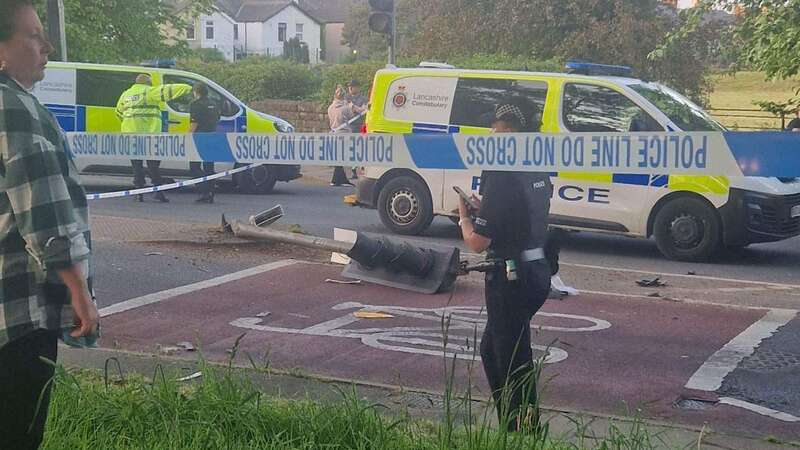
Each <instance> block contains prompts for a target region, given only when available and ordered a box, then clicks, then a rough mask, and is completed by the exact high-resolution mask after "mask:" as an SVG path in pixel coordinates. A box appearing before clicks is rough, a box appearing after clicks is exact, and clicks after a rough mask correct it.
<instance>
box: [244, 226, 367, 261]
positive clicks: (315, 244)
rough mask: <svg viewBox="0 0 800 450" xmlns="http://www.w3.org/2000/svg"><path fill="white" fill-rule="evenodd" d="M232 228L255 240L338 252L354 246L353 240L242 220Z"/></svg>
mask: <svg viewBox="0 0 800 450" xmlns="http://www.w3.org/2000/svg"><path fill="white" fill-rule="evenodd" d="M231 228H232V229H233V234H234V235H235V236H236V237H241V238H245V239H251V240H255V241H275V242H283V243H285V244H292V245H299V246H301V247H308V248H317V249H320V250H328V251H331V252H337V253H345V254H346V253H347V252H349V251H350V250H351V249H352V248H353V243H352V242H342V241H334V240H333V239H327V238H322V237H316V236H306V235H303V234H298V233H289V232H286V231H278V230H272V229H270V228H260V227H254V226H252V225H245V224H243V223H241V222H232V223H231Z"/></svg>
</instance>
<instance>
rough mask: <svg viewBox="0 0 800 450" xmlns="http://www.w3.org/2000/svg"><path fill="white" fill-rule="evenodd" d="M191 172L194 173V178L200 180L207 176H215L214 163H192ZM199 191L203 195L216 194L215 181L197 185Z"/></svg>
mask: <svg viewBox="0 0 800 450" xmlns="http://www.w3.org/2000/svg"><path fill="white" fill-rule="evenodd" d="M201 166H202V169H201ZM189 171H191V173H192V178H200V177H204V176H207V175H214V162H213V161H211V162H205V161H204V162H202V163H201V162H199V161H192V162H190V163H189ZM197 191H198V192H200V193H201V194H213V193H214V181H213V180H212V181H206V182H205V183H200V184H198V185H197Z"/></svg>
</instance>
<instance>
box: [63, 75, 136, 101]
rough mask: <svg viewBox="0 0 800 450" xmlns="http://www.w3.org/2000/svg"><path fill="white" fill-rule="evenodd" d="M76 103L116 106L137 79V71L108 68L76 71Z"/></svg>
mask: <svg viewBox="0 0 800 450" xmlns="http://www.w3.org/2000/svg"><path fill="white" fill-rule="evenodd" d="M76 72H77V73H76V76H75V78H76V80H75V82H76V84H77V87H76V88H75V103H77V104H79V105H83V106H103V107H106V108H116V106H117V100H119V96H120V95H122V93H123V92H125V91H126V90H127V89H128V88H129V87H131V86H133V83H134V82H135V81H136V75H138V73H137V72H112V71H108V70H85V69H78V70H77V71H76Z"/></svg>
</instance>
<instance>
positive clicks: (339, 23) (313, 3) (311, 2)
mask: <svg viewBox="0 0 800 450" xmlns="http://www.w3.org/2000/svg"><path fill="white" fill-rule="evenodd" d="M297 1H298V4H299V5H300V7H301V8H303V9H305V10H306V11H308V12H309V13H311V14H312V15H313V16H314V17H316V18H317V19H318V20H319V21H320V22H322V23H323V24H324V27H323V32H322V35H323V43H324V44H323V48H324V49H325V51H324V59H325V62H329V63H337V62H341V61H342V60H343V59H344V58H345V57H347V56H349V55H350V54H351V52H352V50H351V49H350V47H348V46H347V45H345V44H342V32H343V31H344V22H345V20H346V19H347V16H348V15H349V14H350V8H351V7H352V6H353V3H354V1H355V0H297Z"/></svg>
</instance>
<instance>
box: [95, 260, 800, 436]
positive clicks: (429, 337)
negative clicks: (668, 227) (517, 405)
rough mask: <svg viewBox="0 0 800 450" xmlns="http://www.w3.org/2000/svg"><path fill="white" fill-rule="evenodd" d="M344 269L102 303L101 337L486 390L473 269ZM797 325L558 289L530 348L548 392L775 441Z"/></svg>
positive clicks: (290, 263)
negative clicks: (373, 276) (395, 280)
mask: <svg viewBox="0 0 800 450" xmlns="http://www.w3.org/2000/svg"><path fill="white" fill-rule="evenodd" d="M340 273H341V266H337V265H331V264H323V263H319V262H307V261H297V260H285V259H282V260H277V261H272V262H268V263H265V264H262V265H260V266H256V267H253V268H249V269H246V270H243V271H239V272H234V273H230V274H226V275H223V276H219V277H215V278H212V279H208V280H203V281H200V282H196V283H193V284H189V285H185V286H180V287H177V288H173V289H168V290H165V291H161V292H156V293H152V294H148V295H145V296H142V297H138V298H134V299H130V300H127V301H123V302H120V303H116V304H114V305H110V306H107V307H105V308H103V309H102V310H101V314H102V315H103V324H104V330H106V331H105V333H104V336H103V339H102V340H101V345H102V347H103V348H105V349H107V350H114V351H122V352H125V353H131V354H144V355H148V354H150V355H162V356H166V357H169V358H178V359H182V358H185V359H187V360H193V359H195V358H196V354H195V353H193V352H187V351H185V350H182V349H181V348H180V347H178V346H177V345H176V344H177V343H180V342H186V341H189V342H193V343H194V345H195V346H196V347H197V348H199V349H201V351H202V353H203V355H204V357H205V358H206V359H208V360H209V361H212V362H217V363H225V362H226V361H228V360H229V358H230V355H231V350H232V349H233V348H234V347H236V348H237V354H238V355H239V356H238V358H239V359H240V363H241V364H244V365H247V364H249V363H251V362H253V361H255V362H256V364H258V365H260V366H268V367H270V368H272V369H274V370H278V371H281V372H283V373H287V374H294V375H302V376H306V377H312V378H314V379H320V380H337V381H344V382H353V383H357V384H359V385H366V386H372V387H381V388H384V389H388V390H389V391H391V392H394V391H403V392H408V391H411V392H422V393H434V394H441V392H443V391H444V389H445V384H446V382H447V381H448V376H446V375H445V370H446V368H447V367H449V365H450V364H451V363H452V361H453V360H455V365H454V370H453V372H452V374H451V375H452V377H453V380H454V382H455V386H456V389H457V391H458V392H466V391H467V390H470V392H472V395H473V396H475V397H478V398H486V397H488V395H487V392H486V381H485V380H484V378H483V373H482V370H481V366H480V361H479V356H478V355H477V351H476V350H475V349H476V346H477V345H478V343H479V339H480V334H481V330H482V327H483V324H484V323H485V313H484V312H483V310H482V307H481V305H482V304H483V291H482V286H481V283H480V280H478V279H476V278H474V277H472V278H466V279H462V280H459V281H458V282H457V283H456V286H455V289H454V291H453V292H451V293H442V294H437V295H422V294H411V293H408V292H406V291H400V290H397V289H393V288H387V287H382V286H377V285H371V284H366V283H362V284H357V285H351V284H339V283H333V282H330V281H329V280H343V279H342V277H341V275H340ZM667 281H668V284H671V283H675V286H674V287H673V289H684V290H688V288H687V287H685V286H684V287H681V286H680V283H679V282H678V281H673V280H669V279H667ZM689 281H692V282H696V281H695V280H689ZM702 283H703V284H704V289H713V283H711V282H710V281H709V280H704V281H702ZM632 284H634V283H632ZM724 293H725V291H723V292H722V293H720V294H719V295H720V296H721V297H724ZM365 313H366V314H365ZM798 326H800V318H798V316H797V311H794V310H786V309H779V308H741V307H734V306H730V305H725V304H709V303H694V302H687V301H681V300H675V299H671V298H665V297H652V296H649V295H646V294H642V295H635V294H624V293H614V294H613V295H612V294H603V293H583V294H581V295H579V296H575V297H567V298H566V299H564V300H550V301H548V302H547V303H546V304H545V306H544V307H543V309H542V311H541V312H540V313H539V314H537V316H536V318H535V319H534V323H533V326H532V330H533V331H534V343H535V345H534V350H535V353H536V354H537V355H539V356H542V357H544V358H545V361H546V363H547V364H546V368H545V371H544V375H543V377H544V379H546V380H547V382H546V384H545V393H544V395H543V402H544V404H545V406H546V407H548V408H550V409H552V410H556V411H571V412H581V413H582V414H586V415H588V416H601V417H615V416H626V417H630V416H639V417H642V418H644V419H647V420H649V421H655V423H657V424H663V423H670V424H673V425H672V426H673V427H675V426H678V427H680V429H682V430H689V431H691V433H695V434H693V436H694V437H695V439H696V437H697V436H696V434H697V430H701V429H705V431H706V432H707V433H711V432H713V433H715V434H714V435H715V436H716V435H720V436H729V435H733V436H735V437H736V439H740V440H741V442H739V444H736V445H733V444H734V443H729V444H730V445H731V446H729V447H727V448H766V447H764V446H762V444H764V445H765V442H766V441H765V440H764V439H765V437H767V436H772V437H774V438H775V439H777V440H779V441H783V442H800V401H798V398H797V395H796V393H797V392H798V390H797V389H796V387H797V386H796V380H797V379H798V375H800V364H797V362H798V358H797V356H798V355H797V353H796V352H797V348H798V347H797V346H796V336H797V334H796V328H797V327H798ZM445 341H446V345H445ZM792 380H795V381H792ZM704 427H705V428H704ZM689 431H687V432H689ZM736 439H734V440H736ZM737 442H738V441H737ZM751 443H757V445H756V444H753V446H750V447H748V446H747V445H751ZM726 445H727V444H726ZM737 445H745V446H737Z"/></svg>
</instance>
